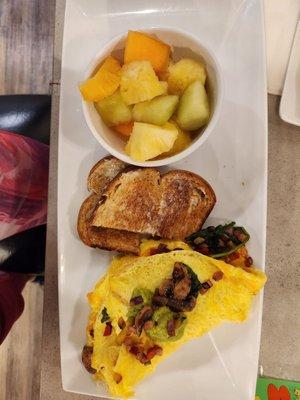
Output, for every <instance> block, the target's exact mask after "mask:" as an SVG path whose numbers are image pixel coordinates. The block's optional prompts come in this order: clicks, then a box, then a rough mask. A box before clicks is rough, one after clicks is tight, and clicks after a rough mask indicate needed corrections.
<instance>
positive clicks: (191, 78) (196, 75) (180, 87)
mask: <svg viewBox="0 0 300 400" xmlns="http://www.w3.org/2000/svg"><path fill="white" fill-rule="evenodd" d="M205 79H206V72H205V67H204V65H203V64H202V63H201V62H199V61H195V60H191V59H190V58H183V59H182V60H180V61H178V62H177V63H176V64H173V65H170V66H169V77H168V84H169V92H170V93H171V94H179V95H181V94H182V93H183V92H184V90H185V89H186V88H187V87H188V86H189V85H190V84H191V83H193V82H195V81H196V80H198V81H200V82H201V83H203V85H204V84H205Z"/></svg>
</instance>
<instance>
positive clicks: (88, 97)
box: [79, 56, 121, 101]
mask: <svg viewBox="0 0 300 400" xmlns="http://www.w3.org/2000/svg"><path fill="white" fill-rule="evenodd" d="M120 79H121V65H120V63H119V61H118V60H116V59H115V58H113V57H111V56H109V57H107V58H106V60H105V61H104V63H103V64H102V65H101V67H100V68H99V70H98V71H97V72H96V74H95V75H94V76H93V77H92V78H89V79H87V80H86V81H84V82H82V83H81V84H80V85H79V89H80V92H81V94H82V97H83V98H84V100H85V101H99V100H102V99H104V98H105V97H107V96H110V95H111V94H113V93H114V92H115V91H116V90H117V89H118V87H119V85H120Z"/></svg>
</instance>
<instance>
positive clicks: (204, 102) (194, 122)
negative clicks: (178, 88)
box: [176, 81, 210, 131]
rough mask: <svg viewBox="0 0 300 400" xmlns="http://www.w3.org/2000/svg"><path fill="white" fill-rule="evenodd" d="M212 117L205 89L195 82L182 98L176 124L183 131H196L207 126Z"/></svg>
mask: <svg viewBox="0 0 300 400" xmlns="http://www.w3.org/2000/svg"><path fill="white" fill-rule="evenodd" d="M209 116H210V106H209V101H208V97H207V93H206V90H205V87H204V86H203V84H202V83H201V82H200V81H195V82H193V83H192V84H190V86H189V87H188V88H187V89H186V90H185V91H184V93H183V95H182V96H181V98H180V101H179V106H178V110H177V119H176V122H177V123H178V125H179V126H180V128H182V129H186V130H187V131H195V130H197V129H199V128H201V126H203V125H205V124H206V123H207V122H208V120H209Z"/></svg>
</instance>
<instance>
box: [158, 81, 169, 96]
mask: <svg viewBox="0 0 300 400" xmlns="http://www.w3.org/2000/svg"><path fill="white" fill-rule="evenodd" d="M159 83H160V86H161V88H162V90H163V92H162V94H167V93H168V82H165V81H159Z"/></svg>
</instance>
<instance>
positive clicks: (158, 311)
mask: <svg viewBox="0 0 300 400" xmlns="http://www.w3.org/2000/svg"><path fill="white" fill-rule="evenodd" d="M174 266H175V267H176V266H177V267H178V266H179V270H180V268H181V269H182V271H183V272H184V273H185V278H186V281H184V280H183V278H182V277H181V278H180V276H179V275H180V274H179V275H178V271H175V267H174ZM182 271H181V272H182ZM178 276H179V278H178ZM180 279H182V280H180ZM265 282H266V276H265V274H264V273H263V272H262V271H260V270H257V269H255V268H247V269H242V268H237V267H234V266H232V265H229V264H226V263H225V262H223V261H218V260H215V259H213V258H211V257H207V256H204V255H202V254H200V253H198V252H195V251H192V250H176V251H171V252H168V253H164V254H156V255H152V256H142V257H133V256H124V257H119V258H115V259H114V260H113V262H112V264H111V266H110V268H109V270H108V272H107V274H106V276H105V277H103V278H101V279H100V281H99V282H98V283H97V284H96V286H95V288H94V290H93V291H92V292H91V293H89V294H88V300H89V303H90V306H91V312H90V317H89V323H88V326H87V346H85V347H86V348H88V349H89V351H90V353H89V354H90V355H91V358H90V372H92V373H93V377H94V378H95V379H96V380H97V381H104V382H105V383H106V385H107V387H108V390H109V392H110V393H111V395H113V396H118V397H129V396H132V395H133V394H134V388H135V386H136V385H137V384H138V383H139V382H140V381H141V380H142V379H144V378H145V377H146V376H147V375H149V374H151V373H152V372H153V371H154V370H155V368H156V366H157V364H158V363H160V362H162V361H163V360H164V359H165V358H166V357H168V356H169V355H170V354H172V353H173V352H174V351H176V350H177V349H178V348H179V347H181V346H182V345H183V344H184V343H186V342H188V341H189V340H191V339H196V338H199V337H200V336H202V335H204V334H205V333H207V332H208V331H210V330H211V329H212V328H214V327H216V326H217V325H219V324H220V323H221V322H222V321H232V322H242V321H244V320H245V319H246V318H247V316H248V314H249V310H250V306H251V302H252V299H253V297H254V295H255V294H256V293H257V292H258V291H259V290H260V289H261V288H262V287H263V286H264V284H265ZM187 284H188V285H190V286H187ZM174 285H175V286H174ZM176 285H177V286H176ZM170 288H171V289H170ZM163 290H165V292H163ZM162 293H165V294H164V295H163V296H161V294H162ZM175 295H176V296H178V299H179V300H178V299H177V300H176V299H175V300H174V298H173V297H174V296H175ZM155 296H156V297H155ZM164 296H165V297H164ZM176 296H175V297H176ZM151 299H152V300H151ZM155 299H156V300H155ZM176 301H177V303H176ZM147 313H148V314H147ZM142 314H143V315H142ZM146 314H147V315H146ZM141 317H143V318H144V320H142V318H141ZM143 324H144V325H143ZM128 366H130V368H128Z"/></svg>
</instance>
